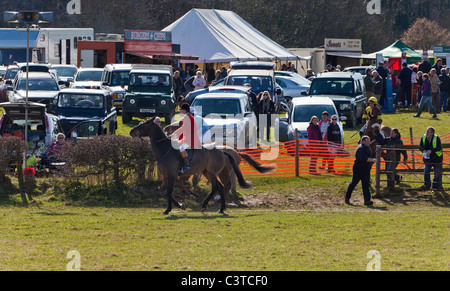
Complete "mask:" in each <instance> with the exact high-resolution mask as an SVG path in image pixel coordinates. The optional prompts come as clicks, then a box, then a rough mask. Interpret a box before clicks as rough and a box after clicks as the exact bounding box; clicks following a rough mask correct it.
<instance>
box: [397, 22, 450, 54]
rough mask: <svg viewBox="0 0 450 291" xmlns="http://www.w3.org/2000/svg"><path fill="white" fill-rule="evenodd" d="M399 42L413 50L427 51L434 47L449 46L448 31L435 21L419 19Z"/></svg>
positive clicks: (449, 32) (449, 37) (449, 36)
mask: <svg viewBox="0 0 450 291" xmlns="http://www.w3.org/2000/svg"><path fill="white" fill-rule="evenodd" d="M401 40H402V41H403V42H404V43H405V44H406V45H408V46H410V47H413V48H415V49H421V50H429V49H433V46H434V45H450V31H449V30H448V29H445V28H443V27H441V26H440V25H439V24H438V23H437V22H435V21H430V20H428V19H426V18H419V19H417V20H416V22H414V23H413V24H412V25H411V27H410V28H409V29H408V30H407V31H405V32H404V33H403V35H402V38H401Z"/></svg>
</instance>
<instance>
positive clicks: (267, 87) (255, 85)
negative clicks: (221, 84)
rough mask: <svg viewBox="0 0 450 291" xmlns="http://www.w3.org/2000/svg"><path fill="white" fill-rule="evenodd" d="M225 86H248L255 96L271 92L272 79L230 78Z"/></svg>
mask: <svg viewBox="0 0 450 291" xmlns="http://www.w3.org/2000/svg"><path fill="white" fill-rule="evenodd" d="M226 84H227V85H235V86H243V85H245V84H250V86H251V87H252V91H253V92H255V93H256V94H258V93H260V92H263V91H269V92H272V91H273V82H272V78H271V77H267V76H230V77H229V78H228V80H227V83H226Z"/></svg>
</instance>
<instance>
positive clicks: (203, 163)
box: [130, 118, 252, 214]
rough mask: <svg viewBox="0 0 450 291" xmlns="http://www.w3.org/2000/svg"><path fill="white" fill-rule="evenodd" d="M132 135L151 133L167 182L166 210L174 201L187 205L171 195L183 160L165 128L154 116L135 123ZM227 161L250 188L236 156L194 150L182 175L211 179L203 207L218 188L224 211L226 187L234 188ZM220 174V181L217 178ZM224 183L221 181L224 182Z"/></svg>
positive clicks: (182, 207) (167, 210)
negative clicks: (235, 158) (158, 123)
mask: <svg viewBox="0 0 450 291" xmlns="http://www.w3.org/2000/svg"><path fill="white" fill-rule="evenodd" d="M130 135H131V136H133V137H144V136H148V137H150V143H151V146H152V150H153V153H154V155H155V158H156V160H157V161H158V169H159V170H160V172H161V174H162V175H163V176H164V178H165V181H166V186H167V191H166V193H167V199H168V206H167V209H166V211H165V212H164V214H169V213H170V211H172V204H174V205H175V206H177V207H179V208H181V209H185V206H184V205H182V204H180V203H179V202H178V201H176V200H175V198H174V197H173V195H172V192H173V187H174V183H175V180H176V179H177V178H178V176H179V174H178V172H179V169H180V168H181V160H180V157H179V152H178V151H177V150H176V149H174V148H173V146H172V141H171V140H170V139H169V138H167V136H166V135H165V134H164V132H163V130H162V129H161V128H160V127H159V126H158V125H157V124H155V123H154V118H152V119H150V120H147V121H146V122H143V123H141V124H139V125H138V126H136V127H134V128H133V129H132V130H131V131H130ZM227 162H229V165H230V166H231V168H232V169H233V171H234V173H235V174H236V177H237V179H238V182H239V185H240V186H241V187H243V188H250V187H251V186H252V184H251V183H249V182H247V181H245V179H244V177H243V175H242V172H241V170H240V169H239V166H238V165H237V164H236V162H235V161H234V159H233V157H232V156H231V155H230V154H228V153H227V152H225V151H221V150H219V149H216V148H213V149H204V148H203V149H198V150H194V151H193V157H192V160H191V163H190V164H191V169H190V170H189V171H188V172H186V173H184V174H183V175H182V176H181V178H182V177H190V176H192V175H194V174H197V173H203V174H204V175H205V176H206V178H207V179H208V181H209V182H210V183H211V188H212V189H211V193H210V194H209V195H208V197H207V198H206V199H205V200H204V202H203V204H202V211H205V210H206V208H207V205H208V202H209V201H210V200H211V199H212V198H213V197H214V194H216V193H217V192H219V193H220V196H221V201H222V202H221V207H220V210H219V213H224V211H225V208H226V204H225V193H226V192H225V190H226V189H228V191H229V189H230V188H231V182H230V175H229V173H230V171H228V170H225V171H224V169H226V167H227ZM218 177H219V178H220V181H219V179H218ZM221 182H222V183H223V184H222V183H221Z"/></svg>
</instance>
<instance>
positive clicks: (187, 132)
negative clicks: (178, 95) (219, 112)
mask: <svg viewBox="0 0 450 291" xmlns="http://www.w3.org/2000/svg"><path fill="white" fill-rule="evenodd" d="M180 114H181V115H184V117H183V119H182V120H181V127H180V128H179V129H178V130H176V131H175V132H174V133H173V134H172V140H173V139H178V141H179V144H180V153H181V157H182V158H183V166H182V167H181V170H180V173H186V172H187V171H189V170H190V167H189V158H188V154H187V153H186V150H187V149H202V143H201V141H200V137H199V135H198V126H197V122H196V121H195V119H194V116H193V115H192V114H191V112H190V107H189V104H186V103H185V104H183V105H182V106H181V110H180Z"/></svg>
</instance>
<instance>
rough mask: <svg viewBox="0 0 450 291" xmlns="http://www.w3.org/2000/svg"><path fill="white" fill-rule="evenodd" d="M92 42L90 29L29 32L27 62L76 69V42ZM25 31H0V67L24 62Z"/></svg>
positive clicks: (32, 29) (36, 29) (12, 29)
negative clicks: (68, 66)
mask: <svg viewBox="0 0 450 291" xmlns="http://www.w3.org/2000/svg"><path fill="white" fill-rule="evenodd" d="M82 40H94V29H93V28H40V29H39V28H31V29H30V39H29V45H30V60H31V61H33V62H39V63H50V64H67V65H72V64H73V65H77V61H78V41H82ZM26 49H27V31H26V29H20V28H19V29H15V28H6V29H0V64H4V65H10V64H13V63H14V61H17V62H25V61H26Z"/></svg>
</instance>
